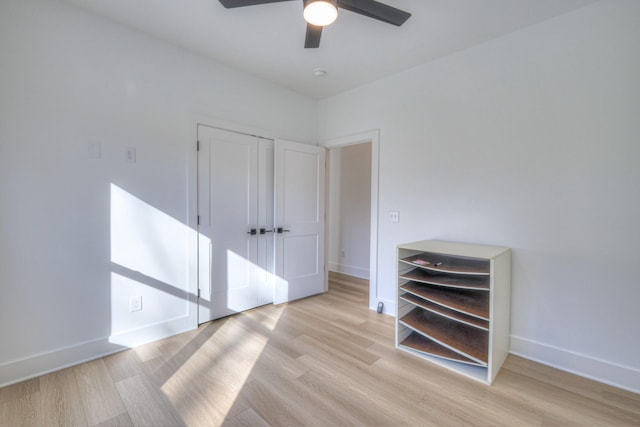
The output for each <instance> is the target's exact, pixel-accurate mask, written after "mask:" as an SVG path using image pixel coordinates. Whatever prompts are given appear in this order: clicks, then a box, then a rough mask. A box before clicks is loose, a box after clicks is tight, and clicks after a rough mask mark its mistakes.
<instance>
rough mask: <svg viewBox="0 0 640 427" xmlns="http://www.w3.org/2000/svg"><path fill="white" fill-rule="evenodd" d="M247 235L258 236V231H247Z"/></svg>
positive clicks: (253, 229)
mask: <svg viewBox="0 0 640 427" xmlns="http://www.w3.org/2000/svg"><path fill="white" fill-rule="evenodd" d="M247 234H251V235H252V236H255V235H256V234H258V230H256V229H255V228H252V229H251V230H249V231H247Z"/></svg>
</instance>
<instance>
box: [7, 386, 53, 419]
mask: <svg viewBox="0 0 640 427" xmlns="http://www.w3.org/2000/svg"><path fill="white" fill-rule="evenodd" d="M43 415H44V414H42V413H41V412H40V392H39V391H38V392H35V393H28V394H22V395H21V396H19V397H15V398H13V399H11V400H10V401H7V402H4V403H0V426H11V427H32V426H33V427H40V426H42V425H43Z"/></svg>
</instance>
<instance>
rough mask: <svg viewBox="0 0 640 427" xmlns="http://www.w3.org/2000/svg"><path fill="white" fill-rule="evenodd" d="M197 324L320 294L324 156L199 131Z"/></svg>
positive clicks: (315, 150)
mask: <svg viewBox="0 0 640 427" xmlns="http://www.w3.org/2000/svg"><path fill="white" fill-rule="evenodd" d="M198 141H199V151H198V216H199V225H198V283H199V284H198V287H199V294H200V298H199V312H198V319H199V323H203V322H207V321H209V320H213V319H217V318H220V317H224V316H228V315H230V314H234V313H237V312H241V311H245V310H248V309H251V308H254V307H258V306H261V305H265V304H269V303H273V302H275V303H281V302H286V301H291V300H294V299H298V298H303V297H306V296H309V295H314V294H317V293H320V292H324V291H325V290H326V287H325V278H324V173H325V150H324V148H322V147H314V146H309V145H305V144H298V143H294V142H288V141H275V142H274V141H272V140H269V139H264V138H259V137H255V136H250V135H246V134H243V133H237V132H232V131H227V130H222V129H218V128H213V127H209V126H203V125H199V126H198Z"/></svg>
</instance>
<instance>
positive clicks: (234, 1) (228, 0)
mask: <svg viewBox="0 0 640 427" xmlns="http://www.w3.org/2000/svg"><path fill="white" fill-rule="evenodd" d="M219 1H220V3H222V5H223V6H224V7H226V8H227V9H231V8H234V7H243V6H255V5H257V4H267V3H280V2H283V1H293V0H219Z"/></svg>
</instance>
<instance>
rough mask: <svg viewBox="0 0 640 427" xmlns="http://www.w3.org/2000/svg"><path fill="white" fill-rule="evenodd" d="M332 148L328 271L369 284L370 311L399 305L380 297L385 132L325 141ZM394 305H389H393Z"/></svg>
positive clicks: (328, 200) (329, 182) (363, 133)
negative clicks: (382, 144)
mask: <svg viewBox="0 0 640 427" xmlns="http://www.w3.org/2000/svg"><path fill="white" fill-rule="evenodd" d="M322 145H324V146H325V147H326V148H327V149H328V150H329V153H328V157H329V162H328V163H329V165H328V169H327V170H328V174H327V176H328V180H327V189H328V191H327V203H328V209H327V260H328V263H327V267H328V270H330V271H337V272H340V273H344V274H349V275H351V276H355V277H360V278H365V279H368V280H369V308H370V309H371V310H375V309H377V306H378V303H379V302H382V303H383V304H384V312H386V313H387V314H394V313H391V312H390V311H387V307H389V308H391V309H393V307H394V304H393V301H386V300H384V299H382V298H380V296H379V295H378V273H377V272H378V268H377V267H378V152H379V131H377V130H374V131H368V132H362V133H358V134H354V135H348V136H345V137H340V138H335V139H331V140H327V141H324V142H323V144H322ZM387 302H388V304H387Z"/></svg>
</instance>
